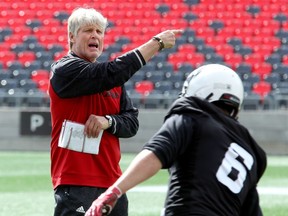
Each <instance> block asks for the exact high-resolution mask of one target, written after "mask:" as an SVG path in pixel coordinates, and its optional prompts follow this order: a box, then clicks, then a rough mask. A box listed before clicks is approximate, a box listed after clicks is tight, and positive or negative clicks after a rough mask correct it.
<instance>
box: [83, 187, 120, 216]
mask: <svg viewBox="0 0 288 216" xmlns="http://www.w3.org/2000/svg"><path fill="white" fill-rule="evenodd" d="M121 196H122V192H121V190H120V189H119V188H118V187H109V188H108V189H107V190H106V191H105V192H104V193H102V194H101V195H100V196H99V197H98V198H97V199H96V200H94V202H93V203H92V205H91V206H90V208H89V209H88V211H87V212H86V214H85V216H102V215H103V216H104V215H109V214H110V213H111V211H112V209H113V208H114V206H115V204H116V203H117V201H118V199H119V198H120V197H121Z"/></svg>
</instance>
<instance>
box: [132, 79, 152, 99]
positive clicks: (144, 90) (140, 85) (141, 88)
mask: <svg viewBox="0 0 288 216" xmlns="http://www.w3.org/2000/svg"><path fill="white" fill-rule="evenodd" d="M135 90H136V91H137V92H138V93H140V94H142V95H147V94H149V93H150V92H152V91H153V90H154V83H153V82H151V81H149V80H143V81H139V82H136V83H135Z"/></svg>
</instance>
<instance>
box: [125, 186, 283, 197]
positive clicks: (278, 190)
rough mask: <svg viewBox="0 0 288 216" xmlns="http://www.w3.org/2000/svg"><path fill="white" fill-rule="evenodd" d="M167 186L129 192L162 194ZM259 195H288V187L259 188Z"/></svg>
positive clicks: (146, 187)
mask: <svg viewBox="0 0 288 216" xmlns="http://www.w3.org/2000/svg"><path fill="white" fill-rule="evenodd" d="M166 191H167V186H165V185H159V186H137V187H135V188H133V189H131V190H130V191H129V192H148V193H151V192H160V193H166ZM258 191H259V194H263V195H288V187H258Z"/></svg>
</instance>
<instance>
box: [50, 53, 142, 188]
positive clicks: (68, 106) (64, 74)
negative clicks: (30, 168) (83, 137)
mask: <svg viewBox="0 0 288 216" xmlns="http://www.w3.org/2000/svg"><path fill="white" fill-rule="evenodd" d="M139 56H140V58H139ZM139 59H140V61H139ZM119 62H120V63H119ZM144 64H145V61H144V60H143V58H142V56H141V54H140V53H139V52H137V51H135V52H132V53H130V54H128V55H126V56H122V57H119V59H118V60H117V61H116V60H115V61H112V62H106V63H90V62H87V61H85V60H83V59H81V58H79V57H77V56H76V55H75V54H73V53H71V54H69V55H67V56H65V57H64V58H62V59H60V60H59V61H58V62H55V63H54V64H52V66H51V79H50V86H49V96H50V103H51V107H50V109H51V119H52V134H51V136H52V139H51V177H52V183H53V187H54V188H56V187H57V186H58V185H83V186H94V187H104V188H107V187H109V186H110V185H111V184H112V183H114V182H115V181H116V179H117V178H118V177H119V176H120V175H121V169H120V166H119V161H120V159H121V152H120V144H119V138H120V137H131V136H134V135H135V134H136V132H137V130H138V126H139V122H138V110H137V109H136V108H135V107H133V104H132V102H131V100H130V98H129V97H128V96H127V94H126V91H125V88H124V87H123V85H124V83H125V82H126V81H127V80H128V79H129V78H130V77H131V76H132V75H133V74H134V73H135V72H136V71H137V70H138V69H140V68H141V66H142V65H144ZM90 114H95V115H100V116H104V115H110V116H112V118H113V124H112V127H111V128H109V129H108V130H105V131H104V133H103V136H102V139H101V143H100V148H99V154H98V155H92V154H87V153H79V152H75V151H71V150H67V149H64V148H59V147H58V139H59V135H60V131H61V127H62V123H63V121H64V120H65V119H67V120H71V121H75V122H79V123H83V124H84V123H85V122H86V121H87V119H88V117H89V115H90Z"/></svg>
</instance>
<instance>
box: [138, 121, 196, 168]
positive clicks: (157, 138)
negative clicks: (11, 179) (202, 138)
mask: <svg viewBox="0 0 288 216" xmlns="http://www.w3.org/2000/svg"><path fill="white" fill-rule="evenodd" d="M194 127H195V122H193V121H192V118H189V117H188V116H186V115H172V116H171V117H169V118H168V119H166V121H165V122H164V124H163V125H162V127H161V128H160V129H159V130H158V132H156V134H155V135H154V136H153V137H152V138H151V139H150V140H149V141H148V142H147V143H146V144H145V145H144V147H143V148H144V149H148V150H150V151H152V152H153V153H154V154H155V155H156V156H157V157H158V158H159V160H160V161H161V163H162V168H163V169H166V168H169V167H170V166H171V165H172V164H173V162H174V161H175V160H176V159H177V157H179V156H180V155H181V154H182V153H183V152H184V151H185V149H186V148H187V147H188V145H191V144H193V143H192V137H193V133H194Z"/></svg>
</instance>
